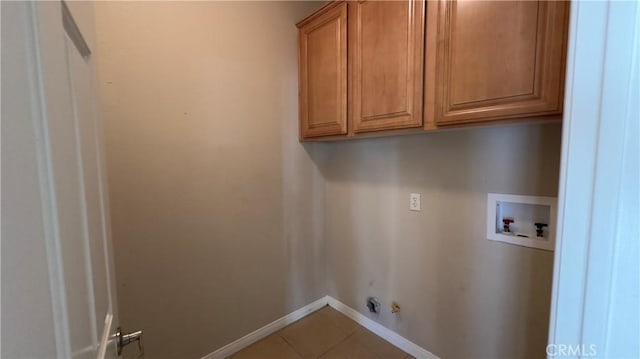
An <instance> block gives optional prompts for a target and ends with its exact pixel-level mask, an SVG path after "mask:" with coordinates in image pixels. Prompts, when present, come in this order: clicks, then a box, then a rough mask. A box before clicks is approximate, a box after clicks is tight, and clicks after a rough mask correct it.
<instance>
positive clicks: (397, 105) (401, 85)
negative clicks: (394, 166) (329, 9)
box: [349, 0, 425, 132]
mask: <svg viewBox="0 0 640 359" xmlns="http://www.w3.org/2000/svg"><path fill="white" fill-rule="evenodd" d="M424 29H425V3H424V1H413V0H410V1H359V2H349V72H350V75H349V79H350V81H349V84H350V92H349V94H350V99H349V114H350V117H351V119H352V123H353V130H354V132H366V131H377V130H387V129H398V128H408V127H420V126H421V125H422V103H423V71H424V32H425V30H424Z"/></svg>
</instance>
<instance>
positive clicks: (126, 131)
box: [96, 2, 326, 358]
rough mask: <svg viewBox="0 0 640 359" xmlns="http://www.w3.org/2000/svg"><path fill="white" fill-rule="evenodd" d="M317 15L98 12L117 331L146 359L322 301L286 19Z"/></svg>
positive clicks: (318, 229) (220, 341)
mask: <svg viewBox="0 0 640 359" xmlns="http://www.w3.org/2000/svg"><path fill="white" fill-rule="evenodd" d="M318 5H319V4H317V3H304V2H255V3H251V2H99V3H96V25H97V37H96V41H97V52H98V68H99V78H100V91H101V97H102V99H101V100H102V114H103V119H104V122H105V132H106V145H107V165H108V176H109V186H110V187H109V195H110V201H111V218H112V225H113V240H114V245H115V264H116V271H117V273H116V277H117V284H118V288H117V291H118V302H119V313H120V323H121V324H122V325H123V327H124V329H126V330H134V329H137V328H142V329H144V331H145V334H144V335H145V338H144V339H145V345H146V354H147V357H149V358H168V357H175V358H177V357H179V358H195V357H200V356H202V355H205V354H208V353H210V352H212V351H213V350H215V349H217V348H219V347H221V346H223V345H225V344H227V343H229V342H231V341H234V340H236V339H238V338H240V337H242V336H243V335H245V334H247V333H249V332H251V331H253V330H256V329H258V328H260V327H262V326H264V325H266V324H267V323H269V322H271V321H273V320H275V319H277V318H279V317H281V316H283V315H285V314H287V313H290V312H292V311H293V310H295V309H297V308H299V307H301V306H303V305H306V304H308V303H310V302H312V301H313V300H316V299H318V298H319V297H322V296H323V295H325V294H326V279H325V262H326V261H325V258H324V244H323V241H322V239H323V237H322V235H323V232H322V214H323V212H322V205H323V197H322V191H323V180H322V176H321V174H320V172H319V170H318V168H317V166H316V163H315V162H314V161H312V160H311V157H310V156H311V154H313V153H314V146H312V145H307V146H301V145H300V144H299V143H298V140H297V111H298V107H297V88H298V87H297V86H298V83H297V62H296V61H297V43H296V28H295V23H296V22H297V21H298V20H300V19H301V18H303V17H304V16H306V15H307V14H309V13H311V12H312V11H313V10H314V9H315V8H316V7H317V6H318ZM321 157H322V156H321V155H318V158H321ZM316 160H317V159H316Z"/></svg>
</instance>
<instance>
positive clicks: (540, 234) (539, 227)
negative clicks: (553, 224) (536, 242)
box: [534, 222, 549, 237]
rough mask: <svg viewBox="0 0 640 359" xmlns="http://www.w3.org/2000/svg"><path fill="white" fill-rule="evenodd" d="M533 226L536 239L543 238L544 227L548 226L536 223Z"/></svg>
mask: <svg viewBox="0 0 640 359" xmlns="http://www.w3.org/2000/svg"><path fill="white" fill-rule="evenodd" d="M534 224H535V226H536V235H537V236H538V237H544V227H549V225H548V224H546V223H540V222H536V223H534Z"/></svg>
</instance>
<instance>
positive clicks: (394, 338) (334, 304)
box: [327, 296, 439, 359]
mask: <svg viewBox="0 0 640 359" xmlns="http://www.w3.org/2000/svg"><path fill="white" fill-rule="evenodd" d="M327 299H328V304H329V306H331V308H333V309H335V310H337V311H339V312H340V313H342V314H344V315H346V316H347V317H349V318H351V319H352V320H353V321H355V322H356V323H358V324H360V325H362V326H363V327H365V328H367V329H369V330H370V331H372V332H373V333H375V334H376V335H377V336H379V337H380V338H382V339H384V340H386V341H388V342H389V343H391V344H393V345H394V346H396V347H398V348H400V349H402V350H404V351H405V352H406V353H407V354H411V355H412V356H414V357H416V358H425V359H439V358H438V357H437V356H436V355H435V354H433V353H431V352H430V351H428V350H426V349H424V348H422V347H421V346H419V345H417V344H415V343H413V342H412V341H410V340H408V339H406V338H405V337H403V336H401V335H400V334H398V333H396V332H394V331H393V330H391V329H389V328H387V327H385V326H384V325H382V324H380V323H378V322H376V321H374V320H372V319H370V318H367V317H366V316H365V315H364V314H362V313H360V312H358V311H357V310H355V309H353V308H351V307H349V306H348V305H346V304H344V303H342V302H340V301H339V300H337V299H335V298H333V297H330V296H327Z"/></svg>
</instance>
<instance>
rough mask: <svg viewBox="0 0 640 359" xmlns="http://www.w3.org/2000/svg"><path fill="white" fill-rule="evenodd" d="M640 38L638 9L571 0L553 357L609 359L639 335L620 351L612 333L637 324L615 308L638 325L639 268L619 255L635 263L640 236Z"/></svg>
mask: <svg viewBox="0 0 640 359" xmlns="http://www.w3.org/2000/svg"><path fill="white" fill-rule="evenodd" d="M639 41H640V6H639V5H638V4H637V3H636V2H631V1H629V2H622V1H621V2H617V1H612V2H605V1H595V2H589V1H586V2H583V1H572V2H571V18H570V30H569V42H568V57H567V59H568V60H567V72H566V73H567V75H566V76H567V78H566V92H565V93H566V96H565V106H564V119H563V134H562V157H561V165H560V184H559V186H560V188H559V198H558V201H559V203H558V204H559V205H558V209H559V211H558V228H557V235H556V238H557V242H556V251H555V261H554V275H553V292H552V301H551V318H550V325H549V346H548V347H547V355H548V357H554V356H562V357H575V358H577V357H583V356H593V355H598V356H601V357H606V356H607V353H610V351H611V350H618V351H619V350H620V348H619V344H620V343H625V342H627V345H629V346H631V345H632V343H633V342H634V341H633V339H632V336H633V335H636V340H637V335H638V333H637V329H636V332H635V334H634V333H633V331H632V332H630V333H624V334H623V335H622V336H623V337H624V338H617V339H615V341H616V342H617V343H618V347H616V344H615V342H612V340H613V339H612V337H611V331H612V330H615V331H618V330H619V329H618V328H620V325H621V324H627V323H629V322H625V323H621V322H620V321H619V318H618V319H616V318H614V317H613V316H612V310H617V311H622V313H625V314H627V315H629V317H627V319H625V320H626V321H631V322H630V323H632V327H633V322H632V321H633V320H638V318H637V315H638V312H637V309H633V307H629V305H633V299H632V298H629V294H628V293H625V291H627V290H628V289H631V291H632V292H633V290H634V289H633V288H634V287H633V286H635V291H636V293H637V291H638V274H637V273H638V271H640V268H638V265H637V261H636V263H635V268H633V267H634V263H633V261H630V262H624V261H620V257H621V255H626V254H623V253H624V252H621V250H622V251H624V250H625V249H626V250H629V249H630V250H631V251H634V250H635V253H636V256H637V250H638V244H637V243H635V244H634V243H633V242H634V241H635V242H637V241H638V238H640V234H639V230H638V221H637V219H638V189H637V186H638V172H639V170H638V162H639V161H638V150H637V149H638V137H640V134H639V133H638V124H637V123H638V117H639V115H640V111H639V109H638V107H639V104H638V87H639V83H640V80H639V77H640V73H639V70H638V68H639V67H640V55H639V50H640V47H639ZM634 222H635V223H634ZM634 246H635V247H634ZM623 248H624V249H623ZM634 248H635V249H634ZM634 269H635V270H634ZM634 272H635V274H633V273H634ZM634 275H635V278H634ZM620 280H624V281H629V280H631V283H625V284H622V286H626V284H628V285H629V286H630V288H625V289H624V290H621V288H622V287H620V285H621V284H619V283H624V282H616V281H620ZM620 300H622V301H623V303H626V304H623V305H622V306H620V304H619V303H621V302H620ZM625 301H626V302H625ZM614 303H616V304H614ZM614 305H616V306H617V307H613V306H614ZM636 306H637V303H636ZM634 310H635V316H636V318H635V319H634V318H632V317H631V316H633V313H634ZM636 325H637V322H636ZM636 328H637V326H636ZM620 339H622V341H620ZM562 346H564V349H565V351H564V353H562V352H559V350H560V348H561V347H562ZM630 350H635V353H640V351H638V350H639V349H638V348H635V349H630Z"/></svg>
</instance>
